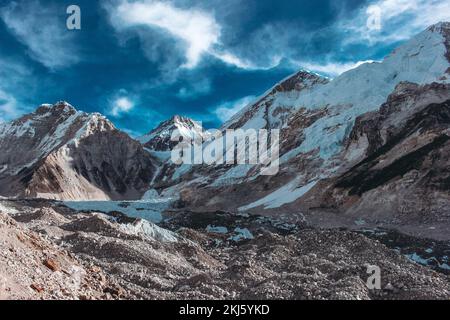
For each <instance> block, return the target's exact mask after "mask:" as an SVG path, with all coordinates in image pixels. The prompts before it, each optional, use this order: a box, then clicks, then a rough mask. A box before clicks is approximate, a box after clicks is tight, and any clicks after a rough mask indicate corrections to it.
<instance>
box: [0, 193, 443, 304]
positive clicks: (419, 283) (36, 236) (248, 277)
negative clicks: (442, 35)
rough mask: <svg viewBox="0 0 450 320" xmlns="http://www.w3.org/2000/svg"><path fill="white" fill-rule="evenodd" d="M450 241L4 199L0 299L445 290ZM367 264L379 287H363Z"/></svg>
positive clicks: (356, 295) (364, 295)
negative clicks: (148, 216) (151, 218)
mask: <svg viewBox="0 0 450 320" xmlns="http://www.w3.org/2000/svg"><path fill="white" fill-rule="evenodd" d="M449 248H450V244H449V243H448V242H444V241H437V240H434V241H432V240H426V239H417V238H414V237H411V236H406V235H403V234H399V233H397V232H391V231H386V230H378V229H366V230H364V231H358V232H356V231H348V230H343V229H330V230H321V229H316V228H311V227H308V226H307V225H302V224H296V225H293V224H287V223H283V222H280V221H277V220H275V219H271V218H264V217H259V216H249V215H231V214H228V213H224V212H216V213H209V214H207V213H194V212H181V211H178V212H172V213H171V214H169V219H166V220H165V221H163V222H161V223H160V224H159V226H156V225H154V224H153V223H151V222H148V221H146V220H140V219H136V218H131V217H128V216H124V215H123V214H121V213H119V212H110V213H108V214H105V213H99V212H95V211H91V212H80V211H75V210H74V209H71V208H69V207H67V206H65V205H64V204H63V203H61V202H54V201H46V200H33V201H25V200H24V201H21V200H16V201H8V200H1V201H0V299H450V271H449V268H448V266H449V262H448V256H449V253H450V251H449ZM414 261H415V262H414ZM419 263H420V264H422V265H420V264H419ZM368 266H377V267H379V268H380V270H381V290H376V289H373V290H370V289H369V288H368V287H367V285H366V283H367V279H368V277H369V276H370V275H369V274H368V273H367V269H368Z"/></svg>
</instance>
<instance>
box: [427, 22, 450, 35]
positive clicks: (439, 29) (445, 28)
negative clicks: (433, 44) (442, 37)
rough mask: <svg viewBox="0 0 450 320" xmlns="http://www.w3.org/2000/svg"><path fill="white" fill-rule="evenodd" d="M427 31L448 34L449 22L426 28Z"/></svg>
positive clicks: (449, 29)
mask: <svg viewBox="0 0 450 320" xmlns="http://www.w3.org/2000/svg"><path fill="white" fill-rule="evenodd" d="M427 31H431V32H438V33H443V32H447V33H448V32H449V31H450V22H449V21H441V22H438V23H436V24H433V25H432V26H430V27H428V28H427Z"/></svg>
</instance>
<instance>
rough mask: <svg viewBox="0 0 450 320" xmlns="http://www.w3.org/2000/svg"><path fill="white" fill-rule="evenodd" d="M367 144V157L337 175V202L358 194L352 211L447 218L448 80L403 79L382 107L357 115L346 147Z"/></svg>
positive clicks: (449, 100) (448, 176) (438, 218)
mask: <svg viewBox="0 0 450 320" xmlns="http://www.w3.org/2000/svg"><path fill="white" fill-rule="evenodd" d="M447 99H448V100H447ZM362 140H363V141H364V143H362V142H361V141H362ZM363 144H364V145H366V148H365V158H364V159H363V160H362V161H360V162H359V163H358V164H357V165H356V166H354V167H352V168H350V169H349V170H348V171H347V172H346V173H345V174H343V175H342V176H340V177H339V178H337V181H336V183H335V188H337V189H336V190H335V193H336V194H339V196H338V198H339V201H338V205H344V206H346V204H345V203H346V202H348V201H350V200H349V199H350V198H349V197H358V198H359V200H358V201H357V203H354V204H353V205H352V207H351V208H350V209H348V210H351V211H355V210H356V211H358V212H361V211H363V210H367V209H368V208H369V207H368V206H369V205H370V207H373V209H371V211H372V213H376V212H379V211H384V212H389V213H391V214H392V215H393V216H396V215H397V214H401V215H409V218H410V219H411V218H412V217H411V216H418V217H420V219H421V220H422V221H430V220H433V219H435V220H438V221H448V218H449V217H450V216H449V211H448V204H449V201H450V197H449V181H450V180H449V179H450V170H449V161H448V159H449V156H450V85H444V84H436V83H434V84H431V85H427V86H423V87H420V86H417V85H414V84H409V83H403V84H400V85H399V86H398V87H397V90H396V92H395V93H393V94H392V95H391V96H390V97H389V99H388V101H387V102H386V103H385V104H384V105H383V106H382V107H381V109H380V111H379V112H376V113H372V114H367V115H365V116H363V117H361V118H360V119H358V121H357V124H356V126H355V127H354V129H353V131H352V133H351V134H350V140H349V147H348V150H352V151H351V152H352V153H354V152H355V149H356V147H355V146H358V145H363ZM345 196H347V198H346V197H345ZM375 199H376V200H375ZM374 201H376V202H375V203H376V204H377V205H376V206H375V207H374Z"/></svg>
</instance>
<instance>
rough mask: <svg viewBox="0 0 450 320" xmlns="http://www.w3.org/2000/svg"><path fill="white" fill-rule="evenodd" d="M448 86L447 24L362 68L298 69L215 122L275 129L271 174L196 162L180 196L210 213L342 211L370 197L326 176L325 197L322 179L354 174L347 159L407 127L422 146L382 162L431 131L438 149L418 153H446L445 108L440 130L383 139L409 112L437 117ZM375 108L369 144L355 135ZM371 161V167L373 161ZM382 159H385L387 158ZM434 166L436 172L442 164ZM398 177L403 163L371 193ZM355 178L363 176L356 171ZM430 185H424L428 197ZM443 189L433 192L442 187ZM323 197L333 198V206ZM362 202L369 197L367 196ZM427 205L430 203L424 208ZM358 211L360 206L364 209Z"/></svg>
mask: <svg viewBox="0 0 450 320" xmlns="http://www.w3.org/2000/svg"><path fill="white" fill-rule="evenodd" d="M449 83H450V23H439V24H436V25H434V26H431V27H430V28H428V29H427V30H425V31H423V32H422V33H420V34H419V35H417V36H416V37H414V38H413V39H411V40H410V41H408V42H407V43H405V44H404V45H402V46H401V47H399V48H398V49H396V50H394V51H393V52H392V53H391V54H390V55H389V56H387V57H386V58H385V59H384V60H383V61H382V62H374V63H367V64H364V65H361V66H359V67H358V68H356V69H353V70H350V71H348V72H346V73H344V74H342V75H341V76H339V77H337V78H335V79H332V80H329V79H326V78H323V77H320V76H318V75H316V74H312V73H309V72H306V71H302V72H299V73H297V74H295V75H293V76H292V77H289V78H288V79H286V80H284V81H282V82H281V83H279V84H277V85H276V86H275V87H274V88H273V89H272V90H270V91H269V92H267V93H266V94H265V95H263V96H262V97H261V98H259V99H258V100H257V101H256V102H255V103H253V104H250V105H249V106H247V107H246V108H245V109H244V110H242V111H241V112H240V113H239V114H237V115H236V116H235V117H233V118H232V119H231V120H230V121H229V122H228V123H226V124H225V125H224V127H223V128H222V129H224V130H225V129H236V128H242V129H248V128H253V129H260V128H267V129H270V128H279V129H281V146H280V148H281V159H280V161H281V168H280V172H279V174H278V175H276V176H273V177H262V176H259V172H260V170H256V169H257V168H256V166H252V165H245V166H243V165H240V166H232V167H229V166H228V167H226V166H223V167H215V168H214V169H212V168H205V166H203V167H197V168H193V169H192V170H191V171H190V172H189V174H187V175H186V176H185V178H184V181H182V182H181V183H180V184H178V185H177V190H178V191H179V192H180V194H181V195H182V199H183V201H184V202H185V203H187V204H190V205H191V206H197V207H198V208H205V209H206V208H208V209H209V210H213V209H223V210H231V211H239V210H240V211H252V210H258V212H260V210H261V209H263V210H266V211H267V212H269V211H277V210H281V208H282V209H283V210H284V211H289V212H291V211H292V212H296V211H298V210H299V208H301V209H302V210H304V211H305V212H307V211H308V210H310V209H311V208H321V207H324V208H327V209H324V210H330V208H334V209H333V210H343V211H349V210H350V209H349V208H350V207H351V208H352V210H353V209H355V208H356V206H357V205H358V203H359V201H367V200H362V198H363V197H364V196H365V195H364V194H365V193H366V192H367V191H370V190H372V189H370V190H365V189H364V188H363V189H364V190H365V192H364V193H363V194H361V193H360V192H354V189H352V190H353V191H348V189H346V188H349V187H348V184H345V183H343V182H341V183H337V184H336V185H334V184H333V183H332V184H331V186H330V188H331V190H333V191H332V192H333V195H332V197H331V198H327V196H330V194H329V193H326V192H328V191H329V189H327V188H328V187H329V183H331V182H330V181H334V179H338V178H339V177H340V176H341V175H346V176H347V175H349V174H350V175H351V172H352V170H353V167H354V166H356V165H358V163H360V162H361V161H366V160H365V159H367V157H370V156H371V154H372V153H373V152H376V150H378V149H379V148H383V146H385V145H386V144H388V143H389V144H390V148H391V147H392V145H391V144H397V143H400V141H403V139H406V140H408V139H409V138H408V137H409V135H410V134H411V135H413V136H417V137H420V138H421V139H423V140H420V139H419V138H417V139H419V140H420V143H419V142H418V141H419V140H417V141H416V144H414V145H413V146H409V147H408V148H406V147H405V146H403V145H399V146H398V148H399V149H396V150H397V153H396V155H395V158H390V160H389V161H390V162H391V163H392V162H393V163H395V159H402V158H403V157H407V158H408V154H409V153H410V152H415V148H416V147H419V148H420V147H425V145H426V142H430V140H429V139H431V138H432V137H433V138H436V134H438V135H444V136H443V137H442V138H441V139H442V141H441V140H439V141H441V142H443V145H440V146H439V148H437V149H436V148H431V147H430V148H431V149H427V148H425V149H424V150H429V151H430V152H434V153H439V154H440V156H439V157H440V158H441V157H442V156H443V155H445V154H446V151H445V150H446V149H445V148H446V146H447V144H446V143H447V142H445V141H444V140H445V136H446V135H447V136H448V124H447V122H445V121H444V120H443V119H444V118H445V116H444V115H440V116H439V117H441V118H442V119H441V120H440V121H439V123H440V125H439V130H441V131H439V130H438V132H437V133H436V132H434V133H430V132H428V131H430V130H432V129H431V128H430V127H426V128H422V127H421V128H420V129H418V128H416V129H417V130H412V129H411V128H410V129H411V130H409V131H408V130H407V129H404V130H405V131H404V132H408V133H403V135H402V134H400V133H398V134H399V136H397V137H396V138H395V139H393V140H391V139H390V138H391V135H392V134H393V132H403V131H402V130H403V129H402V128H403V127H402V126H403V125H406V126H409V125H412V124H413V123H415V122H414V121H416V122H417V119H416V120H413V119H414V116H415V115H416V116H418V115H419V114H420V115H421V116H423V117H425V118H428V117H430V118H431V119H432V118H433V117H436V115H435V114H434V111H433V112H432V110H436V108H437V109H439V108H440V107H436V106H441V108H444V107H445V106H446V101H447V100H448V99H449V98H450V97H449V88H450V87H449V86H448V84H449ZM397 100H398V101H397ZM393 101H397V102H398V103H395V107H392V109H390V111H389V112H387V113H386V109H387V108H386V107H385V105H386V104H390V105H394V103H393ZM398 108H400V109H401V111H399V110H397V109H398ZM423 110H429V111H430V112H423ZM421 112H422V113H421ZM378 113H381V115H378V118H377V119H379V118H380V117H381V118H382V117H387V118H389V119H384V118H383V119H384V120H383V121H382V124H381V125H380V127H379V128H378V131H379V132H378V133H374V132H370V133H367V134H368V135H376V136H377V137H378V138H377V139H378V140H377V141H376V143H375V142H374V141H372V140H373V139H374V138H373V137H372V136H367V134H366V136H363V137H361V138H359V139H356V138H355V137H356V136H357V135H358V134H360V131H358V130H361V128H360V125H361V119H363V118H364V119H366V118H367V119H371V118H370V117H371V116H373V115H374V114H375V115H376V114H378ZM431 119H428V120H426V121H431ZM371 121H374V120H368V122H367V123H369V124H370V123H371ZM377 121H381V120H377ZM364 123H365V125H366V126H367V123H366V122H364ZM355 125H356V126H355ZM426 137H428V138H426ZM367 140H370V143H369V142H368V141H367ZM408 141H409V140H408ZM431 150H433V151H431ZM392 156H393V155H392V154H390V155H389V157H392ZM433 157H435V156H433ZM433 157H431V158H433ZM444 158H445V157H444ZM421 159H424V158H423V157H422V158H421ZM433 159H434V158H433ZM380 161H382V160H380ZM405 161H406V160H405ZM371 163H372V165H373V166H374V167H375V168H378V167H380V165H378V166H377V165H376V164H374V163H373V162H371ZM446 163H448V162H446ZM387 164H388V162H386V163H385V165H387ZM396 165H399V164H396ZM447 166H448V165H447ZM355 168H356V167H355ZM364 168H366V167H364ZM439 168H441V169H442V170H443V166H440V167H439ZM409 170H413V169H412V167H409V166H408V169H407V172H409ZM438 171H439V170H438ZM440 172H441V171H440ZM193 173H195V174H193ZM441 173H442V174H443V176H444V177H445V176H447V175H446V173H445V172H444V171H442V172H441ZM404 174H406V173H405V172H403V171H402V170H400V171H397V173H396V174H393V175H392V176H390V175H388V176H389V177H390V179H388V180H386V181H383V183H381V184H380V185H378V184H377V185H376V187H375V189H377V192H382V193H383V192H386V191H385V190H384V189H383V188H385V187H386V185H387V184H388V183H390V182H391V179H394V180H395V179H397V178H398V176H400V177H401V176H403V175H404ZM424 174H425V173H424ZM413 176H414V175H413ZM359 178H361V177H360V176H358V179H359ZM342 179H343V180H344V181H347V180H345V179H344V178H342ZM367 179H369V178H367ZM182 180H183V179H182ZM369 180H370V179H369ZM193 181H199V183H198V185H197V188H196V187H195V184H194V186H193ZM339 181H341V180H339ZM352 181H354V180H352ZM414 181H415V180H414ZM441 185H442V184H441ZM444 185H445V184H444ZM344 186H345V188H344ZM172 188H173V187H172ZM380 188H381V189H380ZM430 188H432V187H431V185H430ZM198 189H200V190H198ZM325 190H327V191H325ZM380 190H381V191H380ZM383 190H384V191H383ZM414 190H415V191H414V192H412V191H411V192H410V193H408V195H410V196H412V195H413V194H415V192H417V190H418V189H414ZM422 191H423V190H422ZM434 191H435V190H434V189H427V190H426V192H427V193H428V194H432V193H433V192H434ZM441 191H442V190H441ZM441 191H439V190H438V191H436V192H437V193H439V194H441ZM437 193H436V195H437ZM324 194H325V195H327V196H324ZM348 194H351V196H350V198H347V196H348ZM386 196H388V194H386ZM311 197H313V199H311ZM440 197H441V196H440V195H439V196H438V198H439V199H440V200H439V201H440V202H439V203H440V205H439V208H440V209H436V210H438V211H439V210H441V211H440V212H441V213H442V210H443V209H442V208H443V206H442V203H447V204H448V203H450V202H445V201H447V200H448V199H447V200H445V201H444V202H442V201H443V200H442V199H441V198H440ZM444 198H445V197H444ZM308 199H309V200H308ZM329 199H335V200H334V202H333V201H332V202H333V203H332V204H330V201H329ZM344 199H347V200H345V201H344ZM392 199H393V198H392V197H391V200H392ZM419 199H420V198H419ZM372 200H373V199H372ZM395 201H396V200H392V201H391V202H389V201H388V200H385V203H390V207H389V208H390V209H389V210H387V209H386V206H388V205H386V206H384V207H383V208H384V209H386V210H385V212H386V213H389V214H390V213H392V212H397V211H395V210H400V211H401V210H402V208H404V207H403V206H402V205H401V204H399V203H395ZM369 203H370V201H368V202H367V204H369ZM424 207H425V208H429V206H428V207H427V205H424ZM361 208H365V209H367V206H361Z"/></svg>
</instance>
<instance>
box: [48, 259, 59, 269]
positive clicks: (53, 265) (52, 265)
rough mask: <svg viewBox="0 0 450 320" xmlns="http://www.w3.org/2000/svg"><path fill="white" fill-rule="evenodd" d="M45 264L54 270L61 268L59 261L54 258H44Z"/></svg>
mask: <svg viewBox="0 0 450 320" xmlns="http://www.w3.org/2000/svg"><path fill="white" fill-rule="evenodd" d="M44 266H46V267H47V268H49V269H50V270H52V271H53V272H56V271H59V270H60V267H59V264H58V262H56V261H55V260H53V259H47V260H44Z"/></svg>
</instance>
